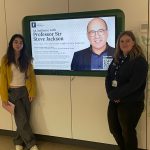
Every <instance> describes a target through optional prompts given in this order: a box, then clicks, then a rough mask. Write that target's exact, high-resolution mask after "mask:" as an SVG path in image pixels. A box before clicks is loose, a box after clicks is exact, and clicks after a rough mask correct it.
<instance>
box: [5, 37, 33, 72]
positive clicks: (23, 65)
mask: <svg viewBox="0 0 150 150" xmlns="http://www.w3.org/2000/svg"><path fill="white" fill-rule="evenodd" d="M16 38H20V39H21V40H22V42H23V47H22V49H21V51H20V56H19V58H18V62H16V60H15V52H14V48H13V42H14V40H15V39H16ZM6 57H7V63H8V65H10V64H12V63H13V64H15V65H17V66H18V67H19V69H20V71H21V72H26V71H27V69H28V66H29V64H30V63H31V61H32V57H31V56H30V55H29V54H28V53H27V50H26V45H25V40H24V37H23V36H22V35H21V34H14V35H13V36H12V37H11V39H10V41H9V45H8V48H7V53H6Z"/></svg>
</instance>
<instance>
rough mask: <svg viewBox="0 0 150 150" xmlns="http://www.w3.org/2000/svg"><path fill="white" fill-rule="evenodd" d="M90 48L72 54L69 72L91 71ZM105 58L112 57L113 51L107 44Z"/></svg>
mask: <svg viewBox="0 0 150 150" xmlns="http://www.w3.org/2000/svg"><path fill="white" fill-rule="evenodd" d="M91 49H92V47H91V46H90V47H88V48H86V49H84V50H81V51H77V52H75V53H74V56H73V59H72V63H71V70H91V56H92V50H91ZM106 51H107V56H113V55H114V51H115V49H114V48H113V47H111V46H109V45H108V44H107V47H106V50H105V52H106Z"/></svg>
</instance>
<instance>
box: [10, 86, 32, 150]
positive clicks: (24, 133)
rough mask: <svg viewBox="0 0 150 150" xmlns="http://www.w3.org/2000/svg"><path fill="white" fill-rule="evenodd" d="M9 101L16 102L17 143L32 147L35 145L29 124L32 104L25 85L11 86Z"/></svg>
mask: <svg viewBox="0 0 150 150" xmlns="http://www.w3.org/2000/svg"><path fill="white" fill-rule="evenodd" d="M8 93H9V101H11V102H12V103H14V104H15V110H14V118H15V122H16V126H17V130H16V136H15V138H14V144H15V145H25V146H26V147H27V149H30V148H31V147H32V146H33V145H35V138H34V135H33V133H32V130H31V126H30V124H29V119H30V110H31V104H30V101H29V96H28V92H27V89H26V87H25V86H23V87H19V88H10V89H9V91H8Z"/></svg>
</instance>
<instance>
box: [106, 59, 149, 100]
mask: <svg viewBox="0 0 150 150" xmlns="http://www.w3.org/2000/svg"><path fill="white" fill-rule="evenodd" d="M147 72H148V63H147V61H146V60H145V59H144V58H143V57H141V56H139V57H137V58H135V59H133V60H129V57H126V58H120V61H119V64H115V62H114V60H113V61H112V63H111V64H110V66H109V68H108V72H107V76H106V81H105V85H106V91H107V95H108V97H109V99H110V100H111V101H114V100H120V101H121V102H127V101H128V102H129V101H130V102H131V101H132V102H133V101H143V100H144V89H145V86H146V78H147ZM113 81H116V82H117V87H115V86H112V82H113Z"/></svg>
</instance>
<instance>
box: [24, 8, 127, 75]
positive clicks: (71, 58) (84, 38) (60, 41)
mask: <svg viewBox="0 0 150 150" xmlns="http://www.w3.org/2000/svg"><path fill="white" fill-rule="evenodd" d="M123 29H124V14H123V12H122V11H121V10H103V11H92V12H78V13H65V14H53V15H39V16H26V17H25V18H24V19H23V33H24V36H25V39H26V42H27V45H28V49H29V50H31V54H32V57H33V66H34V69H35V73H36V74H40V75H42V74H43V75H46V74H52V75H79V76H80V75H81V76H84V75H85V76H104V75H105V73H106V71H107V69H108V66H109V64H110V63H111V61H112V58H113V54H114V51H115V44H116V38H117V35H118V34H119V33H120V32H121V31H122V30H123Z"/></svg>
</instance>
